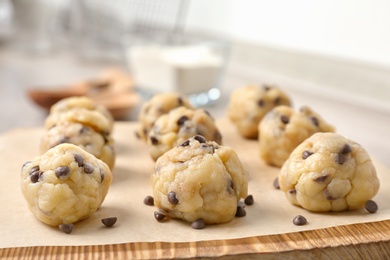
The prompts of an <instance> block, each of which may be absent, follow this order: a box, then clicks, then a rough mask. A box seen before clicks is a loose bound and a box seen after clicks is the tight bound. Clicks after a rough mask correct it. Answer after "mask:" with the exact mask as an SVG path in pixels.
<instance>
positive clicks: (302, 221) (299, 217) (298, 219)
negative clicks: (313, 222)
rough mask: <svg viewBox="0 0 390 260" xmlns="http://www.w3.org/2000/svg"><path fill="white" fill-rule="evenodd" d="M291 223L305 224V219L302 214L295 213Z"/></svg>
mask: <svg viewBox="0 0 390 260" xmlns="http://www.w3.org/2000/svg"><path fill="white" fill-rule="evenodd" d="M293 223H294V225H297V226H303V225H306V223H307V219H306V218H305V217H304V216H302V215H297V216H296V217H295V218H294V219H293Z"/></svg>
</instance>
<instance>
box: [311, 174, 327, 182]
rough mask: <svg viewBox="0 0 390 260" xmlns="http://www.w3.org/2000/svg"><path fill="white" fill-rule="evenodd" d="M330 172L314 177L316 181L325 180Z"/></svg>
mask: <svg viewBox="0 0 390 260" xmlns="http://www.w3.org/2000/svg"><path fill="white" fill-rule="evenodd" d="M328 177H329V174H324V175H321V176H319V177H317V178H315V179H314V181H315V182H324V181H325V180H326V179H328Z"/></svg>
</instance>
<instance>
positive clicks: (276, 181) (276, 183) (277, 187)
mask: <svg viewBox="0 0 390 260" xmlns="http://www.w3.org/2000/svg"><path fill="white" fill-rule="evenodd" d="M274 188H275V189H278V190H279V189H280V185H279V178H278V177H276V178H275V180H274Z"/></svg>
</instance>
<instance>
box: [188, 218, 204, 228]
mask: <svg viewBox="0 0 390 260" xmlns="http://www.w3.org/2000/svg"><path fill="white" fill-rule="evenodd" d="M205 226H206V224H205V223H204V220H203V218H199V219H197V220H195V221H194V222H192V223H191V227H192V228H193V229H204V228H205Z"/></svg>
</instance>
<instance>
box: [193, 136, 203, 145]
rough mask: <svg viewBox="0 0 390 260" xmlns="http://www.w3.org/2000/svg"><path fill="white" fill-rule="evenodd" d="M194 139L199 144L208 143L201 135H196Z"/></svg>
mask: <svg viewBox="0 0 390 260" xmlns="http://www.w3.org/2000/svg"><path fill="white" fill-rule="evenodd" d="M194 139H195V140H197V141H198V142H199V143H205V142H206V138H204V137H203V136H201V135H195V136H194Z"/></svg>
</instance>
